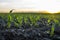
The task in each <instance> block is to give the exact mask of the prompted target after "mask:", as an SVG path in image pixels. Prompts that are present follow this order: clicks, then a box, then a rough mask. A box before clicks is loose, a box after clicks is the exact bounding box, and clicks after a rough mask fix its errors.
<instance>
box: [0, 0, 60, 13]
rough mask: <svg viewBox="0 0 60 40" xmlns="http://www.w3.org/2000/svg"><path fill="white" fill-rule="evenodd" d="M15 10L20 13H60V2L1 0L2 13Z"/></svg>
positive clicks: (47, 0) (57, 0) (46, 0)
mask: <svg viewBox="0 0 60 40" xmlns="http://www.w3.org/2000/svg"><path fill="white" fill-rule="evenodd" d="M11 9H15V12H19V11H48V12H52V13H54V12H58V11H60V0H0V12H8V11H9V10H11Z"/></svg>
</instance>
